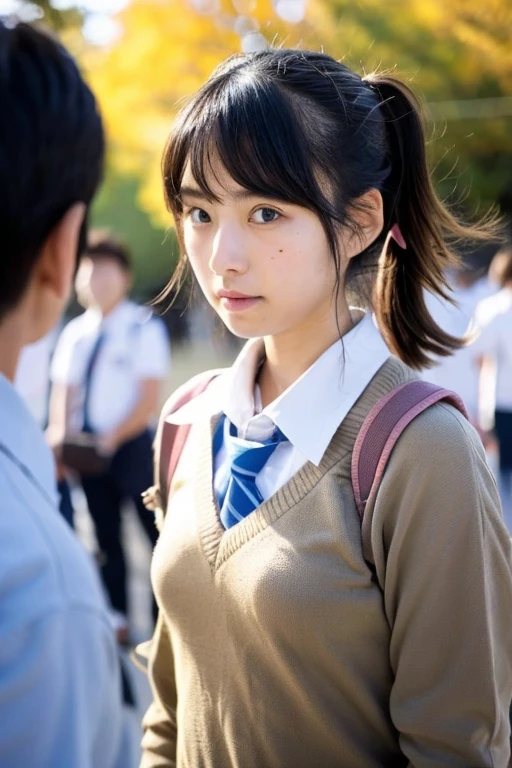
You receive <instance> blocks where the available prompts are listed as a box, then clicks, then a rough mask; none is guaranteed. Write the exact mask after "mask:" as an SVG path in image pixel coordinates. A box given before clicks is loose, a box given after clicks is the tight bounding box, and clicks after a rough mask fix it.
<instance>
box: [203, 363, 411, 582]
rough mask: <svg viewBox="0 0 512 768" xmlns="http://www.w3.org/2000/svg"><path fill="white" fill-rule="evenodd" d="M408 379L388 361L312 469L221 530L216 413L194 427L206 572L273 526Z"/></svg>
mask: <svg viewBox="0 0 512 768" xmlns="http://www.w3.org/2000/svg"><path fill="white" fill-rule="evenodd" d="M413 377H414V374H413V373H412V371H410V369H407V368H406V367H405V366H404V365H403V364H402V363H400V362H399V361H398V360H397V359H396V358H393V357H390V358H388V360H387V361H386V362H385V363H384V365H383V366H382V367H381V368H380V370H379V371H378V372H377V374H376V375H375V376H374V378H373V379H372V381H371V382H370V384H369V385H368V387H367V388H366V389H365V390H364V392H363V393H362V394H361V396H360V397H359V399H358V400H357V402H356V403H355V404H354V406H353V407H352V409H351V410H350V411H349V413H348V414H347V416H346V417H345V419H344V420H343V421H342V423H341V424H340V425H339V427H338V429H337V430H336V432H335V434H334V436H333V438H332V440H331V442H330V444H329V446H328V448H327V450H326V452H325V453H324V455H323V457H322V460H321V462H320V464H319V465H318V466H316V465H315V464H313V463H312V462H310V461H307V462H306V463H305V464H304V465H303V466H302V467H301V468H300V469H299V470H298V471H297V472H296V473H295V474H294V475H293V476H292V477H291V478H290V479H289V480H288V481H287V482H286V483H285V484H284V485H282V486H281V487H280V488H279V489H278V490H277V491H276V492H275V493H274V494H273V495H272V496H270V497H269V498H268V499H266V500H265V501H264V502H263V503H262V504H261V505H260V506H259V507H257V508H256V509H255V510H254V511H253V512H251V513H250V514H249V515H247V517H245V518H244V519H243V520H241V521H240V522H239V523H237V524H236V525H234V526H233V527H232V528H228V529H225V528H224V526H223V525H222V523H221V520H220V510H219V507H218V504H217V500H216V497H215V492H214V488H213V447H212V446H213V435H214V434H215V429H216V427H217V424H218V422H219V419H220V417H221V414H216V415H214V416H212V417H211V418H210V419H209V420H208V421H206V423H204V422H203V423H201V424H198V425H197V429H198V431H199V434H198V436H197V437H198V440H197V445H198V454H197V473H196V476H195V480H194V483H195V487H194V503H195V507H196V510H197V519H198V527H199V538H200V540H201V545H202V549H203V553H204V555H205V557H206V559H207V561H208V563H209V565H210V568H211V570H212V572H215V571H216V570H217V569H218V568H220V566H221V565H222V564H223V563H224V562H225V561H226V560H227V559H228V558H229V557H231V555H233V554H234V553H235V552H236V551H238V550H239V549H241V548H242V547H243V546H244V545H245V544H246V543H247V542H249V541H250V540H251V539H253V538H254V537H255V536H257V535H259V534H260V533H261V532H262V531H263V530H265V528H267V527H268V526H270V525H272V524H273V523H275V522H276V521H277V520H278V519H279V518H280V517H281V516H282V515H284V514H285V513H286V512H288V511H289V510H290V509H291V508H292V507H294V506H295V505H296V504H297V503H299V502H300V501H301V500H302V499H303V498H304V497H305V496H306V495H307V494H308V493H309V492H310V491H311V490H312V488H314V486H315V485H316V484H317V483H318V482H319V481H320V480H321V479H322V477H324V475H325V474H327V472H328V471H329V470H330V469H332V467H333V466H334V465H335V464H337V463H338V462H339V461H341V460H342V459H343V458H344V457H345V456H346V455H347V454H348V453H351V452H352V448H353V445H354V442H355V439H356V437H357V434H358V432H359V430H360V428H361V425H362V423H363V420H364V418H365V416H366V414H367V413H368V412H369V410H370V409H371V407H372V406H373V405H374V403H376V402H377V400H378V399H379V398H380V397H382V396H383V395H385V394H387V392H389V391H390V390H391V389H392V388H393V387H395V386H397V385H398V384H401V383H403V382H404V381H406V380H408V379H409V378H413Z"/></svg>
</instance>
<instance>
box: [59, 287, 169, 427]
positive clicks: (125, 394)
mask: <svg viewBox="0 0 512 768" xmlns="http://www.w3.org/2000/svg"><path fill="white" fill-rule="evenodd" d="M100 333H105V335H106V339H105V343H104V344H103V345H102V347H101V350H100V352H99V354H98V358H97V362H96V363H95V367H94V375H93V376H92V378H91V393H90V398H89V421H90V424H91V427H92V428H93V430H94V431H95V432H99V433H102V432H108V431H110V430H111V429H115V428H116V427H118V426H119V424H121V423H122V422H123V421H124V420H125V419H126V417H127V416H128V415H129V414H130V411H131V410H132V409H133V408H134V406H135V404H136V402H137V400H138V397H139V383H140V382H141V381H143V380H144V379H164V378H165V376H166V375H167V374H168V372H169V362H170V359H169V340H168V337H167V332H166V330H165V326H164V324H163V322H162V320H161V319H160V318H157V317H154V316H152V315H151V313H150V312H149V310H147V309H145V308H144V307H139V306H137V305H136V304H134V303H133V302H131V301H122V302H121V303H120V304H118V305H117V307H115V308H114V309H113V310H112V312H111V313H110V314H109V315H107V317H106V318H102V316H101V314H100V313H99V311H97V310H95V309H88V310H87V311H86V312H84V313H83V314H82V315H80V316H79V317H77V318H75V319H74V320H71V322H70V323H68V325H67V326H66V327H65V328H64V330H63V332H62V334H61V336H60V338H59V341H58V343H57V347H56V350H55V354H54V356H53V362H52V369H51V378H52V381H53V383H55V384H64V385H66V386H77V387H81V388H82V394H83V388H84V384H85V379H86V374H87V367H88V364H89V361H90V358H91V355H92V353H93V349H94V345H95V342H96V340H97V338H98V335H99V334H100ZM75 422H76V423H73V424H72V425H71V426H72V427H74V428H75V429H81V428H82V424H83V410H82V411H81V412H80V413H77V414H76V416H75Z"/></svg>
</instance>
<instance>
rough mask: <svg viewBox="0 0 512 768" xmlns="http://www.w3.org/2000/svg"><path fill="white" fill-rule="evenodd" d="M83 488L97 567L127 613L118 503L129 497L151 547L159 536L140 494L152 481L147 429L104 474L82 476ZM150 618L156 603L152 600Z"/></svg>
mask: <svg viewBox="0 0 512 768" xmlns="http://www.w3.org/2000/svg"><path fill="white" fill-rule="evenodd" d="M81 482H82V487H83V490H84V493H85V496H86V499H87V504H88V507H89V512H90V515H91V517H92V519H93V522H94V527H95V530H96V538H97V540H98V545H99V548H100V558H101V559H100V569H101V576H102V578H103V582H104V584H105V588H106V590H107V592H108V595H109V598H110V602H111V604H112V607H113V608H114V609H115V610H117V611H120V612H121V613H124V614H127V613H128V594H127V579H126V559H125V554H124V551H123V545H122V541H121V505H122V502H123V501H125V500H127V499H131V501H133V503H134V505H135V508H136V510H137V513H138V516H139V519H140V522H141V524H142V527H143V529H144V531H145V533H146V535H147V537H148V539H149V541H150V543H151V546H152V547H154V546H155V544H156V541H157V538H158V531H157V529H156V526H155V516H154V514H153V512H149V511H148V510H147V509H146V508H145V506H144V505H143V503H142V499H141V494H142V493H143V492H144V491H145V490H146V489H147V488H149V486H150V485H152V484H153V451H152V437H151V433H150V432H149V430H146V431H144V432H143V433H142V434H140V435H139V436H138V437H135V438H134V439H133V440H130V441H128V442H127V443H124V445H122V446H121V447H120V448H119V450H118V451H117V453H116V454H115V455H114V457H113V459H112V463H111V465H110V467H109V469H108V471H107V472H106V473H105V474H102V475H96V476H89V477H86V476H82V478H81ZM152 610H153V618H154V619H155V618H156V611H157V609H156V603H155V601H154V600H153V608H152Z"/></svg>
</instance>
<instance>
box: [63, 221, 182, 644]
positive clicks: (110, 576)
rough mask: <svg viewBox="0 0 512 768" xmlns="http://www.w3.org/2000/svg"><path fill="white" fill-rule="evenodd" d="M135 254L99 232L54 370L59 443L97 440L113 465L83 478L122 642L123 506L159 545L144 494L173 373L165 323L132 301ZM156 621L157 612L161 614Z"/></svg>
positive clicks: (125, 632) (85, 260)
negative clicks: (155, 426) (74, 437)
mask: <svg viewBox="0 0 512 768" xmlns="http://www.w3.org/2000/svg"><path fill="white" fill-rule="evenodd" d="M131 283H132V270H131V264H130V256H129V253H128V250H127V248H126V247H125V246H124V245H123V244H122V243H120V242H118V241H116V240H114V239H112V238H111V237H108V236H107V235H105V233H96V235H95V236H93V237H92V239H91V240H90V242H89V245H88V246H87V247H86V249H85V251H84V253H83V256H82V260H81V263H80V268H79V270H78V273H77V276H76V281H75V285H76V291H77V296H78V300H79V302H80V303H81V304H82V306H83V307H85V309H86V312H85V313H84V314H82V315H80V316H79V317H77V318H75V319H74V320H72V321H71V322H70V323H69V324H68V325H67V327H66V328H65V329H64V331H63V333H62V335H61V337H60V339H59V341H58V344H57V348H56V350H55V354H54V357H53V363H52V373H51V375H52V382H53V391H52V397H51V408H50V421H51V427H52V429H53V430H55V431H56V432H57V433H60V434H61V435H70V434H73V433H80V432H85V433H88V434H90V435H94V436H95V439H96V443H97V446H98V450H99V452H100V453H101V454H102V455H103V456H106V457H109V461H108V463H107V464H106V465H105V468H104V470H103V471H100V472H96V473H95V474H93V473H90V474H89V473H87V472H83V473H82V474H81V476H80V482H81V484H82V487H83V490H84V493H85V496H86V498H87V504H88V507H89V512H90V514H91V517H92V519H93V521H94V526H95V531H96V538H97V541H98V546H99V549H100V564H101V573H102V576H103V580H104V584H105V587H106V589H107V592H108V595H109V597H110V601H111V605H112V608H113V609H114V617H115V622H116V627H117V634H118V639H119V641H120V642H122V643H126V642H128V641H129V628H128V618H127V617H128V607H129V606H128V596H127V574H126V562H125V553H124V551H123V544H122V539H121V505H122V502H123V501H125V500H127V499H128V500H131V501H132V502H133V504H134V505H135V508H136V510H137V513H138V516H139V519H140V522H141V524H142V527H143V529H144V531H145V533H146V535H147V537H148V539H149V541H150V543H151V546H154V544H155V543H156V540H157V537H158V534H157V530H156V527H155V522H154V516H153V515H152V513H150V512H148V510H146V508H145V507H144V505H143V503H142V499H141V494H142V493H143V491H145V490H146V489H147V488H148V487H149V486H150V485H151V484H152V482H153V469H152V433H151V430H150V428H149V424H150V420H151V417H152V415H153V414H154V413H155V412H156V410H157V408H158V403H159V394H160V388H161V385H162V380H163V379H164V377H165V376H166V375H167V374H168V371H169V342H168V338H167V332H166V330H165V326H164V324H163V322H162V321H161V320H160V319H159V318H156V317H153V316H152V315H151V313H150V312H149V311H148V310H147V309H145V308H143V307H140V306H137V305H136V304H134V303H133V302H131V301H129V300H128V299H127V294H128V291H129V290H130V287H131ZM153 612H154V614H155V612H156V611H155V608H154V609H153Z"/></svg>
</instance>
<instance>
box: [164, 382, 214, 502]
mask: <svg viewBox="0 0 512 768" xmlns="http://www.w3.org/2000/svg"><path fill="white" fill-rule="evenodd" d="M218 375H219V371H207V372H206V373H204V374H200V375H199V376H195V377H194V378H193V379H191V380H190V381H189V382H187V384H185V385H184V386H183V387H181V388H180V390H178V392H177V396H176V398H173V399H172V405H171V407H170V409H169V410H168V412H167V416H170V414H171V413H175V412H176V411H178V410H179V409H180V408H182V407H183V406H184V405H186V404H187V403H188V402H190V400H193V399H194V398H195V397H197V396H198V395H200V394H202V393H203V392H204V391H205V389H206V388H207V387H208V385H209V384H210V383H211V382H212V381H213V379H215V378H216V377H217V376H218ZM189 432H190V424H171V423H170V422H169V421H164V422H163V426H162V436H161V445H160V462H159V467H158V479H159V488H160V495H161V498H162V502H163V506H162V508H163V511H164V513H165V511H166V509H167V502H168V499H169V490H170V487H171V482H172V478H173V477H174V473H175V471H176V467H177V466H178V462H179V460H180V456H181V454H182V451H183V449H184V447H185V443H186V441H187V437H188V433H189Z"/></svg>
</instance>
